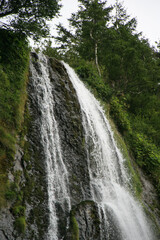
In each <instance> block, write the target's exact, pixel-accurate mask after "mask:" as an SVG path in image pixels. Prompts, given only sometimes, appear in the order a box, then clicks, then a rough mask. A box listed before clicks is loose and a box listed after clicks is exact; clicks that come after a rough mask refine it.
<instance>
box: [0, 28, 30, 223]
mask: <svg viewBox="0 0 160 240" xmlns="http://www.w3.org/2000/svg"><path fill="white" fill-rule="evenodd" d="M0 36H1V37H0V192H1V196H0V208H2V207H5V206H6V204H7V202H8V201H9V202H10V203H11V204H13V203H16V204H17V206H21V207H20V208H21V210H19V214H18V213H17V214H18V215H17V218H18V217H21V216H22V215H23V216H24V214H21V213H22V208H23V204H22V196H21V194H20V189H19V177H20V175H21V173H18V172H14V171H13V164H14V158H15V152H16V143H17V141H18V138H17V135H18V133H19V132H20V130H21V126H22V123H23V115H24V106H25V101H26V96H27V94H26V84H27V80H28V63H29V48H28V42H27V41H26V39H25V36H24V35H19V34H18V33H13V32H12V31H8V30H4V29H1V30H0ZM9 171H11V172H12V175H13V176H14V181H13V182H9V181H8V176H7V174H8V172H9ZM17 211H18V210H17Z"/></svg>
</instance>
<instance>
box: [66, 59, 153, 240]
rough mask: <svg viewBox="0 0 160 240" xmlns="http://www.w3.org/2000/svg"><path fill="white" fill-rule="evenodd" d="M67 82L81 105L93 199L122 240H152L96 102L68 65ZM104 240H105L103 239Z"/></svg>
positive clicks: (119, 155) (110, 133)
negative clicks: (112, 222) (116, 229)
mask: <svg viewBox="0 0 160 240" xmlns="http://www.w3.org/2000/svg"><path fill="white" fill-rule="evenodd" d="M63 64H64V66H65V68H66V69H67V72H68V75H69V77H70V80H71V82H72V84H73V86H74V88H75V90H76V92H77V96H78V100H79V103H80V105H81V111H82V117H83V126H84V129H85V134H86V136H85V141H86V146H87V151H88V169H89V172H90V179H91V189H92V198H93V200H94V201H96V202H98V204H99V207H100V208H101V209H102V211H103V213H104V214H105V220H106V223H105V225H106V228H107V226H109V225H108V218H107V213H106V212H109V213H110V214H111V216H112V218H113V219H114V221H115V222H116V223H117V225H118V228H119V230H120V233H121V236H122V239H123V240H153V236H152V233H151V229H150V226H149V224H148V222H147V220H146V218H145V215H144V213H143V209H142V207H141V206H140V204H139V203H138V202H137V201H136V200H135V199H134V197H133V196H132V195H131V193H130V192H131V191H129V185H130V183H129V179H130V178H129V175H128V173H127V169H126V168H125V164H124V162H125V160H124V159H123V157H122V155H121V153H120V151H119V149H118V148H117V146H116V143H115V141H114V138H113V133H112V131H111V128H110V125H109V123H108V120H107V119H106V117H105V115H104V111H103V109H102V107H101V106H100V104H99V102H98V101H97V100H96V99H95V98H94V96H93V95H92V94H91V93H90V92H89V91H88V90H87V88H86V87H85V86H84V84H83V83H82V82H81V81H80V80H79V79H78V77H77V75H76V74H75V72H74V71H73V69H71V68H70V67H69V66H68V65H67V64H65V63H63ZM106 239H107V237H106Z"/></svg>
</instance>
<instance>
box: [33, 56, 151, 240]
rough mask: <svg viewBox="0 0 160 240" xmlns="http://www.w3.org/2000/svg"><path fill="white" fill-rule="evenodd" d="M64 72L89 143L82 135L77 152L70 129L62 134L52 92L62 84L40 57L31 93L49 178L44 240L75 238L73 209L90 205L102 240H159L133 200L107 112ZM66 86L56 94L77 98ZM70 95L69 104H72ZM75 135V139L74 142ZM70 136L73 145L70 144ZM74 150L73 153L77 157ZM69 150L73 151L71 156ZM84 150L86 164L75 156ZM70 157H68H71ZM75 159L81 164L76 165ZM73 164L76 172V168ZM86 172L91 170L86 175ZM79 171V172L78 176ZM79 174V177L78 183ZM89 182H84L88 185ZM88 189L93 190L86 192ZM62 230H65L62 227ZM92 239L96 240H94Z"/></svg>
mask: <svg viewBox="0 0 160 240" xmlns="http://www.w3.org/2000/svg"><path fill="white" fill-rule="evenodd" d="M61 67H63V69H62V68H61V70H60V71H58V75H60V74H62V72H65V73H66V75H67V73H68V75H67V77H68V76H69V78H68V81H69V82H70V84H71V85H72V88H73V89H74V91H75V92H74V94H75V95H76V99H77V105H75V106H78V107H79V109H80V110H78V112H79V111H80V112H79V113H78V114H79V115H80V117H79V119H81V120H82V123H81V124H82V129H83V132H84V141H82V140H83V134H82V136H81V138H80V139H81V142H83V146H82V149H81V148H80V149H78V150H76V147H77V146H79V145H78V144H77V142H76V143H74V140H75V138H73V139H72V141H69V140H68V135H67V136H66V134H67V133H66V132H65V131H66V128H63V131H61V127H62V125H63V121H64V119H63V121H61V123H60V119H61V120H62V118H63V117H62V115H60V116H59V117H58V114H61V113H60V112H61V109H60V110H59V111H58V110H55V109H58V107H57V105H58V106H60V104H61V100H60V98H57V99H58V101H57V102H56V100H55V99H56V97H55V94H54V93H55V92H54V91H53V89H54V84H55V82H54V80H55V81H58V80H57V79H58V77H57V75H54V74H53V76H52V77H51V72H53V71H54V69H53V70H51V68H52V67H51V62H49V59H48V58H47V57H45V56H44V55H43V54H39V55H38V56H37V60H35V59H34V60H32V61H31V65H30V72H31V80H32V88H33V89H34V90H33V93H32V94H31V99H32V101H33V102H35V106H36V107H37V108H38V112H39V115H38V117H37V119H36V121H35V123H34V124H36V125H38V129H39V131H40V136H41V137H40V139H39V141H40V143H41V145H42V148H43V155H44V161H45V166H46V168H45V169H44V171H46V178H47V190H48V210H49V213H48V216H49V226H48V232H47V236H46V238H45V239H47V240H62V239H67V240H68V239H70V237H69V238H65V234H67V231H68V230H67V229H69V213H70V212H71V210H72V207H73V205H75V204H77V205H78V204H79V203H80V202H83V201H85V200H89V201H91V202H92V203H93V202H94V203H96V206H98V207H97V208H98V216H99V219H100V221H99V222H100V223H101V231H100V236H99V238H97V239H100V240H153V239H154V237H153V234H152V231H151V228H150V224H149V223H148V220H147V218H146V216H145V213H144V211H143V208H142V207H141V205H140V203H139V202H138V201H137V200H136V199H135V198H134V196H133V194H132V190H131V183H130V174H129V173H128V169H127V167H126V164H125V159H124V158H123V156H122V154H121V152H120V150H119V149H118V147H117V145H116V142H115V140H114V137H113V132H112V130H111V127H110V124H109V122H108V120H107V119H106V116H105V113H104V110H103V108H102V107H101V105H100V103H99V102H98V101H97V100H96V99H95V98H94V96H93V95H92V94H91V92H90V91H89V90H88V89H87V88H86V87H85V85H84V84H83V83H82V82H81V81H80V80H79V78H78V77H77V75H76V74H75V72H74V70H73V69H71V68H70V67H69V66H68V64H66V63H64V62H62V66H61ZM57 68H58V67H57ZM66 75H65V76H66ZM54 77H55V79H54ZM65 84H66V80H63V84H62V83H58V85H57V86H58V87H57V90H56V91H57V94H58V93H59V92H58V91H60V89H61V88H60V86H61V87H62V88H64V87H66V91H69V93H68V95H69V94H71V92H73V91H71V90H69V88H70V84H68V85H66V86H65ZM54 90H55V89H54ZM68 95H67V100H66V101H68V102H69V100H68ZM57 96H58V95H57ZM64 99H65V98H64ZM64 99H63V102H64ZM73 101H75V98H74V100H73V99H72V101H70V104H73ZM68 102H67V104H68ZM67 104H66V106H67ZM66 109H67V110H66ZM66 109H65V111H64V114H65V113H66V112H68V111H70V109H69V107H68V106H67V108H66ZM71 114H73V115H74V114H75V112H74V108H73V109H72V110H71V112H70V113H69V114H68V116H69V117H70V115H71ZM76 114H77V113H76ZM63 116H64V115H63ZM75 118H76V117H75V116H73V117H72V120H73V123H74V124H75V126H76V124H77V122H76V121H75ZM66 119H67V120H65V121H66V122H67V121H68V118H66ZM65 121H64V122H65ZM66 122H65V123H66ZM67 123H68V122H67ZM71 123H72V121H71ZM71 123H68V124H71ZM68 126H69V125H67V127H68ZM78 129H81V127H78ZM74 130H75V128H74ZM78 131H80V130H78ZM74 134H75V136H76V137H77V138H78V137H79V136H77V135H78V134H79V132H78V134H77V133H75V132H74ZM74 134H72V133H71V136H72V135H74ZM62 136H63V137H62ZM65 136H66V137H67V141H68V143H66V139H65ZM64 141H65V144H64ZM77 141H78V140H77ZM62 142H63V144H62ZM67 144H68V145H67ZM81 145H82V144H81ZM73 146H74V150H73V151H72V147H73ZM68 148H70V149H71V150H70V151H69V150H68ZM83 149H84V151H85V154H82V157H81V158H76V157H75V154H76V153H77V154H78V153H79V152H81V150H83ZM67 151H68V154H66V152H67ZM64 152H65V154H64ZM72 152H73V153H72ZM71 154H73V156H71ZM73 159H76V160H75V161H73ZM77 159H78V160H80V161H86V164H84V165H83V164H81V166H80V167H78V164H80V163H79V162H78V161H77ZM74 164H75V165H76V167H73V165H74ZM84 166H85V168H87V169H83V168H84ZM79 168H80V170H79ZM74 170H75V172H73V171H74ZM84 170H85V171H84ZM76 171H78V174H79V175H78V180H77V177H76V173H77V172H76ZM83 171H84V172H85V174H84V176H81V177H80V173H81V172H83ZM73 175H74V176H73ZM84 178H85V181H83V180H84ZM86 179H87V180H86ZM88 179H89V180H88ZM73 180H74V181H75V182H73ZM85 183H87V184H88V186H87V187H85V189H84V184H85ZM78 184H79V186H80V187H79V186H78ZM73 185H74V186H73ZM86 189H88V193H87V194H85V190H86ZM76 191H77V192H76ZM80 191H81V192H80ZM77 193H78V195H79V196H78V197H79V198H78V197H77ZM74 194H75V195H74ZM73 195H74V196H73ZM75 196H76V197H75ZM77 199H78V200H77ZM78 201H79V202H78ZM62 215H63V217H62ZM64 216H65V217H64ZM62 218H63V220H62ZM60 219H61V221H60ZM61 224H62V227H61V226H60V225H61ZM60 228H65V229H66V230H65V231H62V233H59V229H60ZM76 239H77V238H76ZM80 239H81V238H80ZM83 239H84V238H83ZM87 239H90V240H95V239H92V238H87ZM97 239H96V240H97Z"/></svg>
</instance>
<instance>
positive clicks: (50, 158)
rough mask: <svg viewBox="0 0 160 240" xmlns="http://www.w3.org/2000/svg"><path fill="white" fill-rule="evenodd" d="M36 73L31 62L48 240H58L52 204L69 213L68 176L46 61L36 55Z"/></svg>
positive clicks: (54, 207)
mask: <svg viewBox="0 0 160 240" xmlns="http://www.w3.org/2000/svg"><path fill="white" fill-rule="evenodd" d="M38 62H39V66H38V71H37V69H36V68H35V67H34V65H33V64H32V63H31V65H30V68H31V73H32V82H33V87H34V96H33V100H34V101H36V102H37V104H38V109H39V111H40V116H39V119H38V121H40V124H39V125H40V131H41V139H40V141H41V143H42V145H43V149H44V155H45V161H46V172H47V181H48V205H49V211H50V214H49V216H50V224H49V231H48V236H47V239H48V240H59V239H58V232H57V231H58V226H57V221H58V219H57V213H56V206H55V205H56V203H60V205H61V207H62V208H63V209H64V211H65V210H67V211H69V210H70V197H69V194H68V189H67V186H68V173H67V170H66V167H65V165H64V162H63V159H62V152H61V143H60V138H59V131H58V125H57V122H56V119H55V117H54V112H53V108H54V100H53V95H52V84H51V82H50V78H49V70H48V62H47V58H46V57H45V56H44V55H42V54H39V61H38Z"/></svg>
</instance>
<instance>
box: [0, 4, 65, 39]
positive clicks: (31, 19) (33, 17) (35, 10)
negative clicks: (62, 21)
mask: <svg viewBox="0 0 160 240" xmlns="http://www.w3.org/2000/svg"><path fill="white" fill-rule="evenodd" d="M59 9H60V4H59V0H45V1H44V0H0V18H9V17H10V19H8V21H9V24H6V23H3V20H2V21H1V28H9V29H12V30H13V31H16V32H20V33H23V34H25V35H27V36H30V37H33V38H34V39H39V38H40V36H42V37H45V36H46V35H47V34H48V33H49V30H48V26H47V24H46V20H51V19H52V18H53V17H54V16H56V14H57V13H58V11H59Z"/></svg>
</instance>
